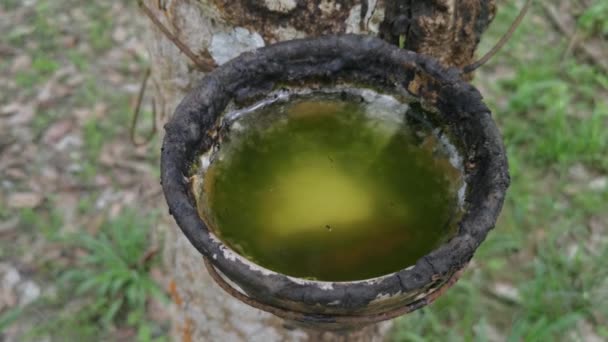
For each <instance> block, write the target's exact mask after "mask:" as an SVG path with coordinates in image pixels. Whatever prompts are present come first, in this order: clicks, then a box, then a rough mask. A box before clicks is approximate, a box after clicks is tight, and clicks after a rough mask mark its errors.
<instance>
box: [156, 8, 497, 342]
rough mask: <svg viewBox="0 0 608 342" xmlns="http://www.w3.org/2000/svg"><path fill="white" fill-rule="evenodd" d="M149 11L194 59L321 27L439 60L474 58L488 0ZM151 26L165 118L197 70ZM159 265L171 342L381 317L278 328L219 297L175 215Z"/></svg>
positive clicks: (320, 335) (320, 336) (373, 330)
mask: <svg viewBox="0 0 608 342" xmlns="http://www.w3.org/2000/svg"><path fill="white" fill-rule="evenodd" d="M144 4H145V5H146V6H147V7H149V8H150V9H151V10H152V12H153V13H154V15H155V16H156V17H157V18H158V19H159V20H160V21H161V22H162V23H164V25H165V26H166V27H167V28H169V30H170V31H171V32H172V33H173V34H174V35H176V36H177V37H178V38H179V40H180V41H182V42H183V43H185V44H186V45H187V46H188V47H189V48H190V49H191V50H192V51H193V52H194V53H195V54H196V55H197V57H199V58H200V59H202V60H206V61H213V62H214V63H215V64H217V65H220V64H222V63H224V62H226V61H228V60H229V59H231V58H232V57H235V56H237V55H238V54H240V53H241V52H244V51H247V50H250V49H253V48H256V47H260V46H263V45H267V44H270V43H274V42H277V41H282V40H288V39H294V38H302V37H308V36H317V35H322V34H329V33H364V34H374V35H380V36H381V37H382V38H384V39H385V40H387V41H389V42H392V43H394V44H399V43H400V42H403V43H404V44H405V47H406V48H409V49H411V50H414V51H418V52H421V53H425V54H428V55H431V56H434V57H436V58H437V59H438V60H439V61H440V62H441V63H442V64H444V65H445V66H456V67H463V66H466V65H468V64H470V63H472V62H473V60H474V52H475V48H476V47H477V43H478V42H479V39H480V37H481V34H482V33H483V31H484V30H485V29H486V27H487V26H488V24H489V23H490V22H491V20H492V19H493V17H494V14H495V0H460V1H456V0H401V1H394V0H145V1H144ZM148 22H149V30H148V33H149V34H148V37H147V46H148V49H149V52H150V64H151V67H152V79H153V81H154V82H153V83H154V88H155V95H154V98H155V101H156V105H157V108H160V110H161V111H162V112H163V113H166V114H167V115H165V116H164V117H163V116H160V117H159V118H158V120H159V124H160V125H162V124H164V122H160V121H166V120H167V119H168V118H169V117H170V115H171V114H172V113H173V111H174V110H175V108H176V106H177V104H178V103H179V101H181V99H182V98H183V97H184V96H185V94H186V93H187V92H188V91H189V90H190V89H191V88H192V87H193V85H194V84H195V83H196V82H197V81H199V80H200V79H201V78H202V77H203V76H204V73H202V72H200V71H198V70H197V69H196V67H195V66H194V64H193V63H192V61H191V60H189V59H188V58H187V57H186V56H185V55H184V54H182V53H181V52H180V50H179V49H178V48H177V47H176V46H175V44H174V43H173V42H171V41H170V40H169V39H167V38H166V37H165V36H164V35H163V33H162V32H161V31H160V30H159V29H158V27H157V26H156V25H154V24H153V23H152V22H151V21H148ZM163 221H164V223H165V224H163V225H161V227H163V235H164V239H165V246H164V262H165V265H166V269H167V270H168V272H169V273H170V274H169V280H168V289H169V293H170V294H171V298H172V301H173V305H172V309H171V312H172V315H171V317H172V331H171V338H172V340H177V341H184V342H189V341H265V342H266V341H381V340H383V336H385V334H386V333H387V331H388V329H389V328H390V322H389V323H383V324H379V325H376V326H370V327H366V328H365V329H363V330H361V331H357V332H350V333H342V334H340V333H331V332H314V331H304V330H301V329H299V328H291V327H286V326H285V322H283V321H282V320H281V319H279V318H277V317H275V316H272V315H270V314H267V313H265V312H261V311H259V310H256V309H253V308H250V307H248V306H246V305H245V304H242V303H240V302H238V301H237V300H235V299H233V298H232V297H230V296H229V295H228V294H226V293H224V292H223V290H221V289H220V288H219V286H217V285H216V284H215V283H214V281H213V280H212V279H211V277H210V276H209V275H208V274H207V272H206V271H205V269H204V266H203V260H202V256H201V255H200V254H199V253H198V252H197V251H196V250H195V249H194V247H192V246H191V245H190V243H189V242H188V241H187V240H186V238H185V237H184V236H183V235H182V233H181V231H179V229H178V228H177V227H176V226H175V223H174V221H173V219H172V218H171V217H170V216H168V215H166V216H165V217H164V220H163Z"/></svg>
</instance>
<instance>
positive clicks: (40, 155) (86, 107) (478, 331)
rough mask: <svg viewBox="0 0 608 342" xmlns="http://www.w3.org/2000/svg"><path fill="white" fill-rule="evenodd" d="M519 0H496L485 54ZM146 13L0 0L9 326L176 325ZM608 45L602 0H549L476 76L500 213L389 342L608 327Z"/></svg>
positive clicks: (0, 183)
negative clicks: (137, 105) (135, 132)
mask: <svg viewBox="0 0 608 342" xmlns="http://www.w3.org/2000/svg"><path fill="white" fill-rule="evenodd" d="M521 5H522V1H499V11H498V15H497V17H496V19H495V21H494V22H493V24H492V26H491V28H490V30H489V31H488V33H487V34H486V35H485V36H484V39H483V41H482V42H481V46H480V54H481V53H483V52H484V51H487V50H488V49H489V48H490V47H491V46H492V45H493V44H494V42H496V41H497V40H498V39H499V37H500V36H501V35H502V34H503V33H504V32H505V30H506V29H507V27H508V26H509V25H510V23H511V21H512V20H513V19H514V18H515V16H516V15H517V12H518V10H519V8H520V7H521ZM144 20H145V18H143V16H141V15H140V14H139V12H137V8H136V6H135V4H134V3H132V2H118V1H116V2H104V1H91V2H86V3H85V2H82V1H77V0H62V1H43V0H0V31H1V32H3V34H2V35H1V36H0V129H1V134H0V172H1V175H2V177H1V179H0V260H1V261H0V336H2V338H0V340H2V339H4V340H8V341H17V340H49V339H50V340H53V341H54V340H57V341H64V340H86V341H88V340H91V341H96V340H100V339H103V340H138V341H158V340H165V339H166V336H167V332H168V329H169V327H168V323H167V322H168V314H167V312H166V306H167V305H166V303H167V302H166V297H167V296H168V294H165V291H163V290H166V289H168V288H170V286H168V284H170V282H171V279H169V278H168V276H167V274H165V272H163V270H162V267H161V265H160V262H159V260H158V259H159V256H160V255H161V252H160V251H159V250H158V249H159V246H160V245H161V241H160V239H161V237H159V236H157V234H154V231H155V229H154V227H155V225H156V220H155V219H154V218H155V217H157V215H158V213H159V212H160V210H165V207H164V200H163V199H162V197H161V195H160V188H159V185H158V176H159V175H158V172H159V171H158V153H159V152H158V151H157V149H156V146H158V144H157V143H158V142H157V141H153V142H152V143H151V144H149V145H148V146H143V147H137V148H135V147H132V146H131V145H130V143H129V135H128V125H129V119H130V113H131V108H132V107H133V104H134V100H135V97H136V95H137V92H138V88H139V83H140V80H141V78H142V77H143V74H144V72H145V68H146V59H147V56H146V50H145V48H144V46H143V43H142V36H143V34H142V32H143V23H144ZM607 41H608V2H606V1H604V0H577V1H566V0H557V1H549V0H544V1H543V0H539V1H535V2H534V5H533V7H532V9H531V12H530V13H529V15H528V17H527V18H526V20H525V21H524V23H523V24H522V26H521V27H520V28H519V30H518V31H517V32H516V33H515V35H514V37H513V39H512V40H511V41H510V42H509V43H508V45H507V46H506V47H505V48H504V50H503V51H502V52H501V53H500V54H499V55H498V56H496V57H495V58H494V59H493V60H492V61H491V62H490V64H488V65H486V66H484V67H483V68H482V70H480V71H478V72H477V75H476V79H475V81H474V84H475V85H476V86H477V87H478V88H479V89H480V90H481V91H482V93H483V95H484V97H485V99H486V102H487V103H488V105H489V106H490V108H491V109H492V111H493V113H494V116H495V118H496V119H497V121H498V123H499V126H500V128H501V130H502V132H503V135H504V138H505V144H506V146H507V150H508V155H509V161H510V168H511V176H512V186H511V188H510V190H509V193H508V198H507V202H506V205H505V209H504V211H503V214H502V216H501V219H500V221H499V223H498V225H497V227H496V229H495V230H494V231H493V232H492V233H491V234H490V235H489V236H488V238H487V240H486V242H485V243H484V244H483V245H482V246H481V248H480V249H479V251H478V252H477V254H476V256H475V258H474V259H473V261H472V262H471V264H470V266H469V268H468V270H467V272H465V274H464V276H463V278H462V279H461V280H460V281H459V282H458V283H457V284H456V286H455V287H454V288H453V289H452V290H450V291H448V292H447V293H446V294H445V295H444V296H443V297H441V298H440V299H439V300H438V301H437V302H436V303H435V304H433V305H432V306H430V307H427V308H424V309H422V310H419V311H417V312H415V313H413V314H410V315H408V316H405V317H402V318H400V319H398V320H397V324H396V327H395V329H394V331H393V333H392V334H391V337H390V338H391V340H394V341H437V340H439V341H554V340H557V341H605V340H608V213H607V212H606V210H605V209H606V205H605V203H607V200H608V158H606V157H605V152H606V151H607V148H608V129H607V128H608V66H607V65H608V64H607V63H608V62H607V61H608V43H607ZM150 110H151V109H150V108H148V107H145V108H144V112H143V116H144V117H149V116H148V115H150ZM149 128H150V123H149V122H146V121H145V120H144V122H143V123H142V127H141V131H142V132H147V131H148V129H149ZM169 292H170V291H169Z"/></svg>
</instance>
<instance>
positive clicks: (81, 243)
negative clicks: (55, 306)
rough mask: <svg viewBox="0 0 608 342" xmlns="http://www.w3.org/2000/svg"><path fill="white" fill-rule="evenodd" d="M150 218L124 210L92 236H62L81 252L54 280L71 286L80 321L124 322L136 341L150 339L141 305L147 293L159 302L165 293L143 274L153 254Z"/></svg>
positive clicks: (143, 307) (151, 261)
mask: <svg viewBox="0 0 608 342" xmlns="http://www.w3.org/2000/svg"><path fill="white" fill-rule="evenodd" d="M151 221H152V220H151V219H149V218H148V219H142V217H141V216H140V215H138V214H136V213H135V212H134V211H131V210H127V211H125V212H123V213H122V214H121V215H119V216H118V217H117V218H116V219H114V220H111V221H109V222H107V223H106V224H104V225H103V226H102V228H101V231H100V232H99V233H98V234H96V235H92V234H88V233H79V234H77V235H74V236H71V237H69V238H67V242H68V244H69V245H71V246H72V247H74V248H79V249H81V250H83V251H84V252H85V253H86V254H85V255H84V256H82V257H80V258H79V260H78V262H77V265H76V266H75V267H74V268H73V269H70V270H68V271H65V272H64V273H63V275H62V276H61V278H60V282H61V283H62V284H64V286H65V288H68V289H72V290H73V298H72V301H74V300H76V301H78V300H83V302H84V303H85V304H84V307H83V310H80V312H79V315H81V320H82V319H84V320H85V321H89V322H84V323H89V324H91V323H96V325H97V326H98V327H106V328H107V327H112V326H116V325H118V326H124V325H126V326H129V327H133V328H137V330H138V337H139V338H138V339H139V340H143V341H149V340H152V339H151V331H152V328H151V326H150V324H149V323H147V322H146V319H145V309H146V303H147V301H148V299H150V298H151V297H155V298H158V299H160V300H164V299H165V296H164V294H163V292H162V291H161V290H160V289H159V287H158V286H157V285H156V283H155V282H154V281H153V280H152V279H151V278H150V276H149V274H148V271H149V268H150V265H151V264H152V263H153V261H154V255H156V250H155V249H150V246H149V244H148V239H147V232H148V231H147V228H148V227H150V225H151ZM124 323H126V324H124ZM104 330H105V329H104ZM106 331H107V330H106Z"/></svg>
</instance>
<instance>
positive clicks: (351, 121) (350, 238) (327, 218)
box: [195, 94, 463, 281]
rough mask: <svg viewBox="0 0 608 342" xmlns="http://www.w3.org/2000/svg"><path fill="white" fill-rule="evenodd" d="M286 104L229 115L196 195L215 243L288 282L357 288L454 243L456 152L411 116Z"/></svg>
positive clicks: (364, 107) (459, 185)
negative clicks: (291, 278)
mask: <svg viewBox="0 0 608 342" xmlns="http://www.w3.org/2000/svg"><path fill="white" fill-rule="evenodd" d="M370 96H371V95H369V94H368V96H367V100H366V97H365V96H363V97H361V96H354V95H353V96H344V94H322V95H320V94H316V95H310V94H308V95H300V96H292V97H291V98H290V99H289V101H279V102H277V103H273V104H269V105H266V106H263V107H262V108H258V109H256V110H252V111H250V112H248V113H245V114H243V113H240V114H239V115H234V116H233V117H235V119H233V121H232V122H230V123H228V124H227V125H226V131H225V132H224V133H223V134H224V135H223V140H222V142H221V144H220V148H219V151H218V152H217V153H215V154H214V155H213V157H212V158H211V162H210V164H209V165H208V167H206V168H205V170H204V176H203V177H202V179H203V181H202V182H197V183H196V184H199V185H200V184H201V183H202V185H200V186H199V188H198V189H195V193H197V194H198V196H197V197H198V204H199V211H200V213H201V215H202V216H203V218H204V219H205V221H207V223H208V225H209V226H210V227H211V228H212V230H213V231H214V232H215V234H216V235H218V236H219V237H220V239H222V241H224V242H225V243H226V244H227V245H228V246H230V247H231V248H232V249H234V250H235V251H236V252H237V253H239V254H241V255H242V256H244V257H246V258H248V259H250V260H251V261H253V262H255V263H257V264H259V265H261V266H263V267H265V268H268V269H271V270H273V271H276V272H279V273H283V274H286V275H290V276H295V277H300V278H308V279H315V280H322V281H353V280H362V279H368V278H373V277H377V276H381V275H384V274H388V273H391V272H395V271H398V270H400V269H403V268H406V267H408V266H410V265H413V264H415V263H416V261H417V260H418V259H419V258H420V257H422V256H424V255H425V254H427V253H429V252H430V251H431V250H432V249H433V248H435V247H437V246H438V244H440V243H441V242H443V241H445V240H446V239H447V238H449V236H450V235H451V234H452V233H453V232H454V228H455V223H456V221H457V218H458V216H459V213H460V204H459V199H458V197H459V196H458V191H459V190H460V191H461V195H462V192H463V181H462V177H461V172H460V171H459V169H460V168H461V166H460V165H459V163H460V161H459V158H458V155H457V154H456V152H455V149H454V147H453V146H452V145H451V144H449V141H448V139H447V138H446V137H445V136H443V135H442V133H441V130H440V129H437V128H434V127H433V125H431V124H430V123H429V121H428V120H427V119H426V115H425V113H424V112H423V111H422V110H421V109H420V107H419V106H418V107H417V108H418V109H415V107H416V106H410V105H407V104H401V103H400V102H397V101H396V100H394V98H392V97H388V96H385V95H379V94H375V95H374V96H371V100H370Z"/></svg>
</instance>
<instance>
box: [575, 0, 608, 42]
mask: <svg viewBox="0 0 608 342" xmlns="http://www.w3.org/2000/svg"><path fill="white" fill-rule="evenodd" d="M607 17H608V2H606V1H604V0H595V1H594V2H593V4H592V5H591V6H589V7H588V8H587V9H586V10H585V11H584V12H583V14H582V15H581V16H580V17H579V18H578V23H579V25H580V26H581V27H582V28H583V29H584V30H585V31H586V32H587V33H590V34H594V33H599V34H601V35H604V36H608V20H607V19H606V18H607Z"/></svg>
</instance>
